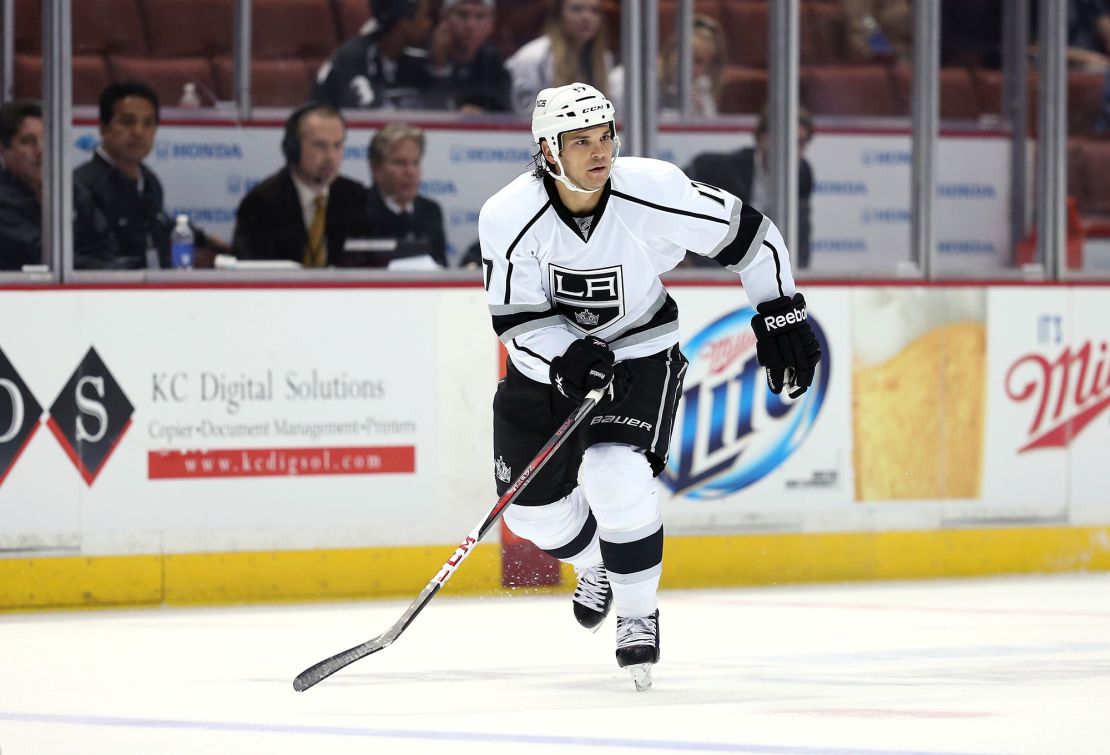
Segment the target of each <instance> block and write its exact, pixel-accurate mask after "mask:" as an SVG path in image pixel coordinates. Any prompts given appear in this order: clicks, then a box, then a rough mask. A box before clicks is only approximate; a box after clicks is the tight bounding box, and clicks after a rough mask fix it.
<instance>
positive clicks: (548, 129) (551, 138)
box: [532, 82, 621, 194]
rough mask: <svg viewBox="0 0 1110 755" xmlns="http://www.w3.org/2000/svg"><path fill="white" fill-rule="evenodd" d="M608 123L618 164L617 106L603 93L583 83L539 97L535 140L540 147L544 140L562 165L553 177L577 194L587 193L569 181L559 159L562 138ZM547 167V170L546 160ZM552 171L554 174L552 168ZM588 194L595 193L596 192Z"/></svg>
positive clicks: (534, 113) (553, 89)
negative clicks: (567, 134)
mask: <svg viewBox="0 0 1110 755" xmlns="http://www.w3.org/2000/svg"><path fill="white" fill-rule="evenodd" d="M606 123H608V124H609V130H610V133H612V135H613V143H614V145H615V154H614V155H613V160H614V161H615V160H616V159H617V156H618V155H619V154H620V148H621V142H620V137H618V136H617V123H616V110H615V109H614V108H613V103H612V102H610V101H609V99H608V98H607V97H606V96H605V95H604V94H602V93H601V92H600V90H598V89H597V88H596V87H592V86H590V85H589V84H582V83H579V82H576V83H574V84H567V85H565V86H561V87H549V88H547V89H542V90H540V93H539V95H537V96H536V109H535V110H533V111H532V138H533V139H535V141H536V144H537V145H539V144H540V143H541V142H542V141H543V140H546V141H547V146H548V147H549V148H550V149H551V156H552V157H554V158H555V163H556V164H557V165H558V166H559V174H557V175H556V174H553V177H554V178H556V179H557V180H559V181H561V182H562V183H563V184H565V185H566V186H567V187H568V188H570V189H572V190H573V191H587V190H585V189H581V188H579V187H577V186H575V185H574V184H573V183H571V182H570V181H568V180H567V179H566V171H565V170H563V161H562V160H561V159H560V157H559V153H560V152H561V151H562V146H563V145H562V141H561V140H562V136H563V134H565V133H567V132H569V131H578V130H580V129H584V128H592V127H594V126H601V125H604V124H606ZM541 149H542V148H541ZM544 166H545V167H547V163H546V161H544ZM549 172H551V171H550V169H549ZM594 191H597V189H595V190H594ZM588 193H591V194H592V193H593V191H590V192H588Z"/></svg>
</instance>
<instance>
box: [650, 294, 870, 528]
mask: <svg viewBox="0 0 1110 755" xmlns="http://www.w3.org/2000/svg"><path fill="white" fill-rule="evenodd" d="M670 291H671V294H672V296H674V298H675V299H676V301H677V302H678V305H679V309H680V310H681V312H682V320H681V322H682V350H683V353H685V355H686V358H687V359H689V360H690V366H689V368H688V370H687V372H686V378H685V381H684V383H683V389H682V399H683V400H682V404H681V405H680V407H679V410H678V417H677V419H676V422H675V429H674V434H673V435H672V436H671V451H670V458H669V460H668V462H667V467H666V469H665V470H664V472H663V474H662V475H661V476H660V482H661V483H662V485H663V486H664V488H665V489H666V491H667V493H668V494H669V497H670V500H669V503H668V504H667V505H666V511H667V522H668V525H669V526H670V527H671V528H672V530H673V531H679V530H684V531H696V530H698V529H699V528H701V527H705V528H707V529H708V528H710V527H713V528H717V529H730V528H735V527H737V526H748V525H751V526H756V525H760V524H762V525H766V524H769V523H772V522H775V521H779V520H782V519H783V518H784V517H785V518H786V519H790V518H791V517H796V516H798V515H800V514H801V513H802V512H804V511H807V510H812V509H813V508H814V507H820V506H826V505H829V506H843V505H846V504H850V503H851V502H852V497H853V490H854V485H853V480H852V477H853V471H852V445H851V441H852V438H851V433H846V432H844V430H845V428H848V427H850V426H851V370H850V365H851V359H850V356H851V355H850V354H849V353H842V351H841V350H843V351H847V349H845V348H844V347H845V346H847V345H848V344H850V343H851V333H850V324H851V296H850V294H849V292H847V291H845V290H835V289H819V290H816V289H815V290H814V291H813V292H811V293H812V295H811V296H810V303H809V307H808V311H807V319H808V322H809V324H810V326H811V327H812V328H813V332H814V333H815V334H816V336H817V340H818V343H819V344H820V346H821V353H822V360H821V364H820V365H819V367H818V368H817V372H816V375H815V376H814V379H813V385H812V386H811V387H810V389H809V390H808V391H806V392H805V393H804V394H802V395H801V396H799V397H798V398H797V399H791V398H789V397H788V396H787V395H786V393H787V392H786V391H783V393H782V394H780V395H778V396H776V395H774V394H772V393H771V392H770V391H769V390H768V389H767V383H766V375H765V373H764V370H763V368H762V367H760V366H759V364H758V362H757V361H756V352H755V334H754V332H753V331H752V328H751V320H752V317H753V316H754V315H755V314H756V312H755V309H754V308H753V307H752V306H751V304H750V303H749V302H748V301H747V299H746V297H745V296H744V293H743V289H742V288H740V287H739V286H736V287H731V286H730V287H722V288H712V289H706V288H701V289H696V290H695V289H690V288H686V287H681V286H672V287H671V288H670Z"/></svg>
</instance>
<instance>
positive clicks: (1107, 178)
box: [1068, 139, 1110, 215]
mask: <svg viewBox="0 0 1110 755" xmlns="http://www.w3.org/2000/svg"><path fill="white" fill-rule="evenodd" d="M1076 144H1077V146H1076V147H1073V149H1076V150H1077V154H1076V156H1075V158H1074V161H1073V159H1069V160H1068V164H1069V167H1070V168H1071V170H1072V171H1075V172H1076V173H1077V175H1076V176H1073V177H1070V180H1069V181H1068V184H1069V186H1072V187H1074V188H1075V189H1076V199H1077V200H1078V203H1079V211H1080V213H1082V214H1083V215H1110V141H1106V140H1103V139H1081V140H1078V141H1077V142H1076ZM1070 157H1071V155H1069V158H1070Z"/></svg>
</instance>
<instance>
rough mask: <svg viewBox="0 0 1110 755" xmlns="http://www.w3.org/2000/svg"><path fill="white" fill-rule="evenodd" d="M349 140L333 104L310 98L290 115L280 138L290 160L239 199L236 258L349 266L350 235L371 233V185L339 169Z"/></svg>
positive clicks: (316, 265)
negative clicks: (345, 255) (345, 254)
mask: <svg viewBox="0 0 1110 755" xmlns="http://www.w3.org/2000/svg"><path fill="white" fill-rule="evenodd" d="M346 139H347V124H346V121H344V120H343V116H342V115H340V113H339V111H337V110H335V109H334V108H332V107H331V106H329V105H321V104H319V103H315V102H309V103H306V104H305V105H302V106H301V107H299V108H297V109H296V110H294V111H293V112H292V113H291V114H290V115H289V118H288V120H286V122H285V134H284V136H283V137H282V140H281V151H282V154H283V155H284V156H285V167H284V168H282V169H281V170H279V171H278V172H277V173H275V174H274V175H272V176H270V177H268V178H266V179H265V180H263V181H262V182H261V183H259V184H258V185H257V186H255V187H254V188H252V189H251V190H250V191H249V192H248V193H247V195H246V196H245V197H243V201H242V202H240V203H239V212H238V215H237V218H236V222H235V236H234V241H233V242H232V246H233V250H234V253H235V255H236V256H237V257H239V258H240V259H266V260H271V259H281V260H293V261H295V262H300V263H301V264H303V265H304V266H305V267H327V266H330V267H339V266H343V265H344V262H343V246H344V243H345V242H346V240H347V239H348V238H349V237H352V236H368V235H370V233H369V221H368V220H367V218H366V187H365V186H363V185H362V184H361V183H359V182H358V181H355V180H353V179H350V178H346V177H344V176H341V175H339V168H340V165H341V164H342V162H343V145H344V143H345V142H346Z"/></svg>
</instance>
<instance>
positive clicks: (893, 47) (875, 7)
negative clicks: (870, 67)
mask: <svg viewBox="0 0 1110 755" xmlns="http://www.w3.org/2000/svg"><path fill="white" fill-rule="evenodd" d="M840 5H841V9H842V10H843V13H844V32H845V35H846V38H845V44H846V47H847V54H848V60H850V61H851V62H853V63H871V62H886V61H889V60H891V59H893V60H895V61H896V62H898V63H900V64H902V65H911V64H912V62H913V10H912V9H911V8H910V2H909V0H840Z"/></svg>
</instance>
